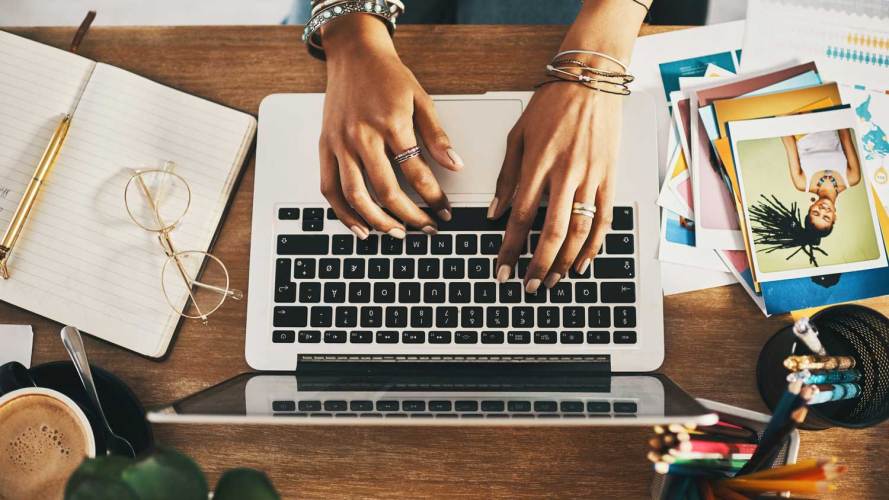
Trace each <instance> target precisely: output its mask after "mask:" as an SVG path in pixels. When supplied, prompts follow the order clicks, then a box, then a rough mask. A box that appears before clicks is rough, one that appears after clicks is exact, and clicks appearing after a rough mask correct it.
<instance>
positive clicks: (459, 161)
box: [448, 148, 463, 168]
mask: <svg viewBox="0 0 889 500" xmlns="http://www.w3.org/2000/svg"><path fill="white" fill-rule="evenodd" d="M448 158H450V159H451V161H452V162H454V165H456V166H457V167H460V168H463V158H460V155H458V154H457V152H456V151H454V148H448Z"/></svg>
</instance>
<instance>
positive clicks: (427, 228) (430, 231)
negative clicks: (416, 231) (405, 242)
mask: <svg viewBox="0 0 889 500" xmlns="http://www.w3.org/2000/svg"><path fill="white" fill-rule="evenodd" d="M423 232H424V233H426V234H435V233H437V232H438V230H437V229H435V228H434V227H432V226H423Z"/></svg>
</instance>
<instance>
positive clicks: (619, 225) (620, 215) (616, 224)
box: [611, 207, 633, 231]
mask: <svg viewBox="0 0 889 500" xmlns="http://www.w3.org/2000/svg"><path fill="white" fill-rule="evenodd" d="M611 229H613V230H615V231H629V230H631V229H633V207H614V220H612V221H611Z"/></svg>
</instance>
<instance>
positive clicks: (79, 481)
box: [65, 456, 138, 500]
mask: <svg viewBox="0 0 889 500" xmlns="http://www.w3.org/2000/svg"><path fill="white" fill-rule="evenodd" d="M132 463H133V461H132V460H130V459H128V458H124V457H119V456H103V457H96V458H90V459H87V460H84V461H83V462H82V463H81V464H80V466H78V467H77V469H75V470H74V473H73V474H71V477H70V478H68V483H67V484H66V485H65V499H66V500H105V499H108V500H116V499H121V500H138V498H137V497H136V494H135V492H133V490H131V489H130V487H129V486H127V485H126V483H124V482H123V480H122V479H121V477H120V476H121V473H122V472H123V470H124V469H126V468H127V467H129V466H130V464H132Z"/></svg>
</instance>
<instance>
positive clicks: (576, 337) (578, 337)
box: [559, 330, 583, 344]
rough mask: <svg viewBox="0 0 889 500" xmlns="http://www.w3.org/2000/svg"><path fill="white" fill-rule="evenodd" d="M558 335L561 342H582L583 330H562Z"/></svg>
mask: <svg viewBox="0 0 889 500" xmlns="http://www.w3.org/2000/svg"><path fill="white" fill-rule="evenodd" d="M559 337H560V339H559V340H560V342H561V343H562V344H583V332H575V331H571V330H569V331H564V332H562V333H560V334H559Z"/></svg>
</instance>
